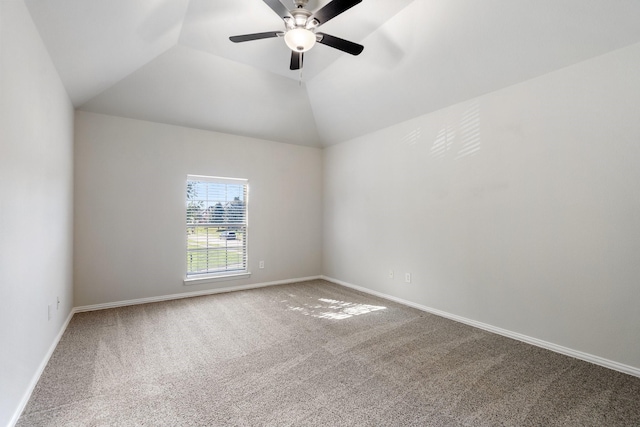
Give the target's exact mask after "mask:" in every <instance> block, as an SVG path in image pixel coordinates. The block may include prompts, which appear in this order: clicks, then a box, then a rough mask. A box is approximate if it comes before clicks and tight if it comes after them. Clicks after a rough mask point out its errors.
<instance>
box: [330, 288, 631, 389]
mask: <svg viewBox="0 0 640 427" xmlns="http://www.w3.org/2000/svg"><path fill="white" fill-rule="evenodd" d="M321 278H322V279H323V280H326V281H328V282H331V283H335V284H337V285H340V286H345V287H347V288H351V289H355V290H357V291H360V292H364V293H366V294H370V295H374V296H377V297H380V298H384V299H387V300H390V301H394V302H397V303H400V304H403V305H407V306H409V307H413V308H416V309H418V310H421V311H426V312H427V313H431V314H435V315H437V316H440V317H445V318H447V319H451V320H455V321H456V322H460V323H464V324H467V325H469V326H473V327H476V328H479V329H483V330H485V331H489V332H492V333H495V334H498V335H502V336H505V337H507V338H513V339H515V340H518V341H522V342H525V343H527V344H531V345H535V346H537V347H541V348H544V349H547V350H551V351H554V352H556V353H560V354H564V355H565V356H569V357H573V358H575V359H580V360H584V361H585V362H590V363H593V364H595V365H599V366H603V367H605V368H609V369H613V370H614V371H619V372H622V373H625V374H629V375H633V376H635V377H639V378H640V368H636V367H633V366H629V365H625V364H622V363H618V362H614V361H613V360H609V359H605V358H603V357H599V356H595V355H593V354H589V353H584V352H582V351H578V350H573V349H571V348H568V347H563V346H561V345H557V344H553V343H550V342H548V341H543V340H540V339H538V338H533V337H530V336H527V335H523V334H519V333H517V332H512V331H509V330H507V329H502V328H498V327H496V326H492V325H489V324H487V323H482V322H478V321H476V320H471V319H467V318H465V317H461V316H457V315H455V314H451V313H447V312H445V311H442V310H437V309H435V308H431V307H427V306H424V305H421V304H417V303H415V302H411V301H407V300H404V299H402V298H397V297H394V296H391V295H387V294H384V293H382V292H378V291H374V290H371V289H367V288H364V287H362V286H358V285H354V284H352V283H348V282H344V281H342V280H338V279H334V278H332V277H328V276H321Z"/></svg>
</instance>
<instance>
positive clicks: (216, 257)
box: [186, 175, 249, 278]
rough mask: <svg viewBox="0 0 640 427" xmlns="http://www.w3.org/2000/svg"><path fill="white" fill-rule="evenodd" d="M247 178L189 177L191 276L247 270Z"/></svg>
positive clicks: (189, 268) (188, 237)
mask: <svg viewBox="0 0 640 427" xmlns="http://www.w3.org/2000/svg"><path fill="white" fill-rule="evenodd" d="M248 187H249V184H248V182H247V180H245V179H233V178H217V177H208V176H198V175H189V176H187V199H186V207H187V209H186V211H187V218H186V230H187V277H192V278H193V277H198V276H200V275H216V274H220V275H223V274H225V273H243V272H247V195H248V190H249V189H248Z"/></svg>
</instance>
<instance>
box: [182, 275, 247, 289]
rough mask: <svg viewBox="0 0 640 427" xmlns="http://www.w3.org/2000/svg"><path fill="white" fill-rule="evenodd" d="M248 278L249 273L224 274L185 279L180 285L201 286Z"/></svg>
mask: <svg viewBox="0 0 640 427" xmlns="http://www.w3.org/2000/svg"><path fill="white" fill-rule="evenodd" d="M248 277H251V273H249V272H247V273H234V274H224V275H216V276H203V277H189V278H187V279H184V280H183V281H182V283H183V284H184V285H185V286H190V285H202V284H205V283H211V282H224V281H226V280H238V279H246V278H248Z"/></svg>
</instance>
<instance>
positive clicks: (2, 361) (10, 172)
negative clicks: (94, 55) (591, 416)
mask: <svg viewBox="0 0 640 427" xmlns="http://www.w3.org/2000/svg"><path fill="white" fill-rule="evenodd" d="M72 174H73V108H72V106H71V102H70V101H69V99H68V97H67V94H66V92H65V91H64V88H63V87H62V84H61V82H60V79H59V77H58V74H57V72H56V70H55V69H54V67H53V64H52V62H51V60H50V58H49V54H48V53H47V51H46V49H45V47H44V45H43V43H42V40H41V38H40V36H39V34H38V31H37V30H36V28H35V26H34V24H33V22H32V21H31V17H30V15H29V12H28V11H27V9H26V7H25V5H24V3H23V2H22V1H16V0H11V1H7V0H2V1H0V301H2V308H1V309H0V425H7V424H9V423H10V422H11V420H12V417H14V416H17V415H18V413H17V412H18V411H19V409H20V408H21V404H22V400H23V398H24V397H25V394H26V393H28V392H29V391H30V388H31V386H32V385H33V384H32V381H33V380H34V376H35V375H36V374H37V373H38V372H39V368H40V365H41V363H42V362H43V360H44V358H45V356H46V355H47V353H48V351H49V349H50V347H51V345H52V344H53V343H54V342H55V339H56V336H57V335H58V333H59V332H60V330H61V328H62V326H63V324H64V323H65V320H66V319H67V317H68V315H69V313H70V311H71V308H72V306H73V301H72V298H73V291H72V277H71V275H72V267H71V262H72V230H73V227H72V221H73V217H72V213H73V202H72V196H73V182H72V179H73V175H72ZM57 297H59V298H60V300H61V304H60V307H59V309H57V310H56V298H57ZM48 304H52V305H53V310H54V311H53V318H52V319H51V320H50V321H49V320H48V319H47V305H48Z"/></svg>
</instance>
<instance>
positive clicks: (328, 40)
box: [316, 33, 364, 55]
mask: <svg viewBox="0 0 640 427" xmlns="http://www.w3.org/2000/svg"><path fill="white" fill-rule="evenodd" d="M316 35H318V36H320V37H319V40H318V43H321V44H323V45H326V46H330V47H332V48H334V49H338V50H341V51H343V52H347V53H350V54H351V55H360V53H362V51H363V49H364V46H362V45H361V44H358V43H354V42H350V41H349V40H345V39H341V38H340V37H335V36H332V35H329V34H325V33H316Z"/></svg>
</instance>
